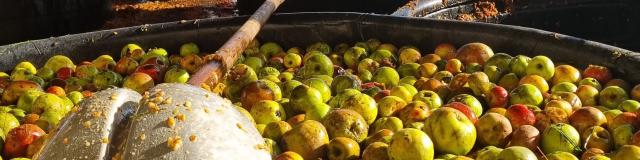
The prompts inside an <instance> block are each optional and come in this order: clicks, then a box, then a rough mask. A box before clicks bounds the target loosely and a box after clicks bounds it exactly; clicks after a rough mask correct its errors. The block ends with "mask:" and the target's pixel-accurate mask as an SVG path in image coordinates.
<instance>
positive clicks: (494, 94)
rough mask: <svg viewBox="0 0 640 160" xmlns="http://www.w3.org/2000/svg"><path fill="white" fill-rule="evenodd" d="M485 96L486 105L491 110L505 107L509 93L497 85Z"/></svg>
mask: <svg viewBox="0 0 640 160" xmlns="http://www.w3.org/2000/svg"><path fill="white" fill-rule="evenodd" d="M485 96H486V98H487V103H488V104H489V107H491V108H495V107H500V108H502V107H506V105H507V103H508V102H509V97H508V96H509V93H508V92H507V90H506V89H504V87H501V86H498V85H496V86H493V88H491V90H490V91H489V94H487V95H485Z"/></svg>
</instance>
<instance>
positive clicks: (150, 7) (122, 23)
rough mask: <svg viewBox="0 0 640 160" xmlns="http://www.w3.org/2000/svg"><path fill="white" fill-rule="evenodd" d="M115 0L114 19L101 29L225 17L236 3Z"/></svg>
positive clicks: (218, 0)
mask: <svg viewBox="0 0 640 160" xmlns="http://www.w3.org/2000/svg"><path fill="white" fill-rule="evenodd" d="M135 1H140V0H114V1H113V2H112V3H113V7H112V8H113V17H112V18H110V19H108V20H107V21H106V22H105V24H104V26H103V29H111V28H120V27H127V26H135V25H143V24H151V23H160V22H170V21H179V20H189V19H198V18H207V17H226V16H232V15H234V14H235V13H236V11H235V4H236V0H159V1H144V2H135Z"/></svg>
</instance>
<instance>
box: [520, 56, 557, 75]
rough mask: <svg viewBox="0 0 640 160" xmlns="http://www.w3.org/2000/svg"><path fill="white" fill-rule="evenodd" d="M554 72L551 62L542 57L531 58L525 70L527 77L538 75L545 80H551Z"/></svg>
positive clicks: (547, 58)
mask: <svg viewBox="0 0 640 160" xmlns="http://www.w3.org/2000/svg"><path fill="white" fill-rule="evenodd" d="M555 71H556V70H555V65H554V64H553V61H551V59H549V57H547V56H542V55H540V56H535V57H533V58H531V60H530V61H529V65H528V66H527V69H526V73H527V75H538V76H540V77H542V78H544V79H545V80H551V78H552V77H553V75H554V73H555Z"/></svg>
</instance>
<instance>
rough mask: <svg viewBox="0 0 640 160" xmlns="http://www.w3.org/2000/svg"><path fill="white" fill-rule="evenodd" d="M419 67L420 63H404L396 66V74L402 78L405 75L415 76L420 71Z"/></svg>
mask: <svg viewBox="0 0 640 160" xmlns="http://www.w3.org/2000/svg"><path fill="white" fill-rule="evenodd" d="M432 64H433V63H432ZM434 66H435V65H434ZM419 68H420V64H418V63H405V64H402V65H400V66H398V74H399V75H400V77H403V78H404V77H407V76H415V75H417V74H418V73H420V71H421V70H420V69H419Z"/></svg>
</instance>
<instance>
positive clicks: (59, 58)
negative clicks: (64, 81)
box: [44, 55, 76, 72]
mask: <svg viewBox="0 0 640 160" xmlns="http://www.w3.org/2000/svg"><path fill="white" fill-rule="evenodd" d="M63 67H67V68H71V69H76V65H75V64H73V61H71V59H69V57H67V56H64V55H55V56H53V57H51V58H49V60H47V62H46V63H45V64H44V68H50V69H51V70H52V71H53V72H56V71H58V70H59V69H60V68H63Z"/></svg>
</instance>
